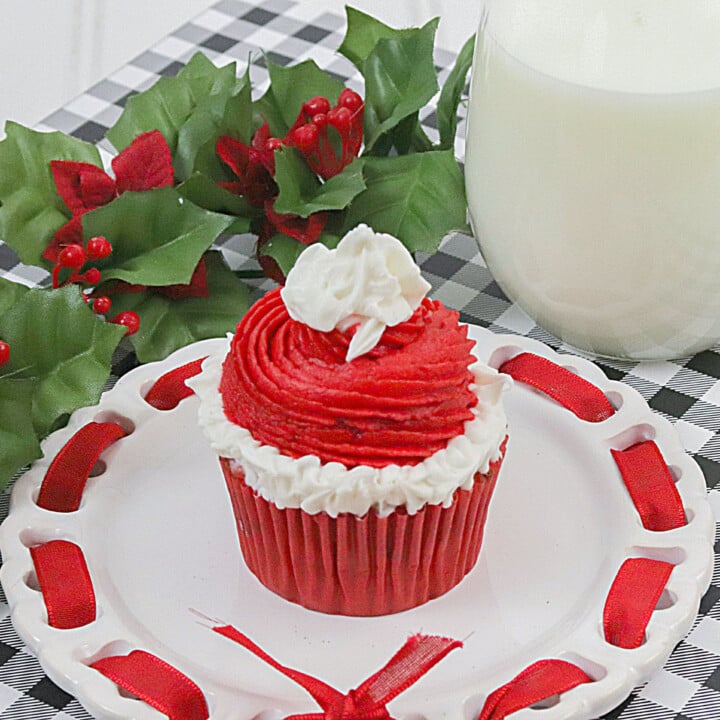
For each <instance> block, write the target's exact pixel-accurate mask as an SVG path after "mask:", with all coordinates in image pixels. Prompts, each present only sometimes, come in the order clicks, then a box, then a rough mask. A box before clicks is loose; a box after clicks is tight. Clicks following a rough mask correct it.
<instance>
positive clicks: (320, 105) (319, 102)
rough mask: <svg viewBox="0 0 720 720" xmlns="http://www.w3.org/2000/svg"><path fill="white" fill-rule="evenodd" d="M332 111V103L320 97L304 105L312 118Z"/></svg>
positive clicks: (304, 108)
mask: <svg viewBox="0 0 720 720" xmlns="http://www.w3.org/2000/svg"><path fill="white" fill-rule="evenodd" d="M329 109H330V101H329V100H328V99H327V98H324V97H321V96H320V95H317V96H315V97H314V98H311V99H310V100H308V101H307V102H306V103H305V104H304V105H303V110H304V111H305V112H306V113H307V114H308V115H310V116H312V115H317V114H318V113H326V112H327V111H328V110H329Z"/></svg>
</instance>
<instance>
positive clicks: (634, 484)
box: [611, 440, 687, 532]
mask: <svg viewBox="0 0 720 720" xmlns="http://www.w3.org/2000/svg"><path fill="white" fill-rule="evenodd" d="M611 452H612V455H613V458H614V459H615V463H616V464H617V466H618V468H619V470H620V474H621V475H622V479H623V481H624V483H625V487H627V489H628V492H629V493H630V497H631V498H632V501H633V503H635V507H636V508H637V511H638V512H639V513H640V519H641V520H642V524H643V527H644V528H645V529H646V530H654V531H655V532H662V531H664V530H674V529H675V528H679V527H682V526H683V525H685V524H686V522H687V521H686V519H685V509H684V508H683V504H682V499H681V498H680V494H679V493H678V491H677V487H675V482H674V480H673V477H672V475H671V474H670V470H668V466H667V463H666V462H665V460H664V458H663V456H662V454H661V453H660V449H659V448H658V446H657V445H656V444H655V443H654V442H653V441H652V440H648V441H646V442H641V443H638V444H637V445H632V446H631V447H629V448H627V449H626V450H612V451H611Z"/></svg>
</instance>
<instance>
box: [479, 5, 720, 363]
mask: <svg viewBox="0 0 720 720" xmlns="http://www.w3.org/2000/svg"><path fill="white" fill-rule="evenodd" d="M465 172H466V184H467V194H468V205H469V209H470V217H471V222H472V226H473V229H474V232H475V235H476V237H477V239H478V243H479V245H480V249H481V251H482V254H483V257H484V259H485V261H486V263H487V265H488V268H489V269H490V271H491V273H492V274H493V276H494V278H495V279H496V281H497V282H498V284H499V285H500V287H501V288H502V289H503V290H504V291H505V293H506V294H507V295H508V296H509V297H510V299H512V300H513V301H515V302H517V303H518V304H519V305H520V306H521V307H522V308H523V309H524V310H525V311H526V312H527V313H528V314H529V315H530V316H531V317H532V318H533V319H534V320H535V321H536V322H537V323H538V324H539V325H540V326H542V327H544V328H545V329H547V330H549V331H550V332H551V333H552V334H554V335H555V336H556V337H558V338H560V339H561V340H563V341H564V342H566V343H568V344H569V345H572V346H575V347H577V348H581V349H584V350H589V351H591V352H594V353H596V354H598V355H604V356H609V357H620V358H633V359H642V360H651V359H663V358H665V359H667V358H678V357H685V356H688V355H692V354H694V353H696V352H698V351H700V350H703V349H706V348H709V347H711V346H713V345H715V344H716V343H717V342H718V341H719V340H720V0H693V1H692V2H688V1H687V0H497V2H495V1H494V0H485V2H484V4H483V10H482V16H481V21H480V28H479V31H478V36H477V44H476V50H475V59H474V65H473V73H472V83H471V90H470V107H469V117H468V130H467V143H466V165H465Z"/></svg>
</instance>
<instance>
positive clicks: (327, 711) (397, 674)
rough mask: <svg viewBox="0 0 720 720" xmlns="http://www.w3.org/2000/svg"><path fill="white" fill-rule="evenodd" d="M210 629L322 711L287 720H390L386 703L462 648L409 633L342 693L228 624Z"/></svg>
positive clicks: (457, 643)
mask: <svg viewBox="0 0 720 720" xmlns="http://www.w3.org/2000/svg"><path fill="white" fill-rule="evenodd" d="M213 630H214V631H215V632H216V633H219V634H220V635H223V636H225V637H226V638H229V639H230V640H233V641H234V642H236V643H239V644H240V645H242V646H243V647H244V648H246V649H247V650H250V652H252V653H254V654H255V655H256V656H257V657H259V658H260V659H261V660H264V661H265V662H266V663H267V664H268V665H270V666H272V667H274V668H275V669H276V670H278V671H279V672H281V673H282V674H283V675H285V676H287V677H289V678H290V679H291V680H293V681H295V682H296V683H297V684H298V685H300V686H301V687H303V688H304V689H305V690H307V692H308V693H310V695H312V697H313V699H314V700H315V702H317V704H318V705H319V706H320V707H321V708H322V710H323V712H320V713H305V714H302V715H291V716H290V717H288V718H286V720H392V717H391V715H390V713H389V712H388V709H387V707H386V705H387V703H389V702H390V701H391V700H392V699H393V698H395V697H397V696H398V695H399V694H400V693H402V692H404V691H405V690H407V689H408V688H409V687H410V686H411V685H413V684H414V683H416V682H417V681H418V680H419V679H420V678H421V677H422V676H423V675H425V673H427V672H428V671H429V670H430V669H431V668H432V667H434V666H435V665H437V663H439V662H440V661H441V660H442V659H443V658H444V657H445V656H446V655H447V654H448V653H450V652H451V651H452V650H455V649H456V648H459V647H462V643H461V642H460V641H459V640H453V639H451V638H444V637H439V636H437V635H412V636H411V637H409V638H408V639H407V640H406V642H405V644H404V645H403V646H402V647H401V648H400V650H398V651H397V652H396V653H395V654H394V655H393V656H392V657H391V658H390V660H388V661H387V663H386V664H385V665H384V666H383V667H382V668H380V670H378V671H377V672H376V673H375V674H374V675H371V676H370V677H369V678H368V679H367V680H365V682H363V683H361V684H360V685H359V686H358V687H357V688H355V689H354V690H351V691H350V692H348V693H347V694H345V695H343V693H341V692H340V691H339V690H336V689H335V688H333V687H331V686H330V685H328V684H327V683H324V682H323V681H322V680H318V679H317V678H314V677H312V676H310V675H306V674H305V673H302V672H300V671H299V670H294V669H292V668H289V667H285V666H284V665H281V664H280V663H279V662H277V660H275V659H274V658H272V657H270V655H268V654H267V653H266V652H265V651H264V650H263V649H262V648H260V647H258V646H257V645H256V644H255V643H254V642H253V641H252V640H250V638H249V637H247V635H243V634H242V633H241V632H240V631H239V630H236V629H235V628H234V627H232V626H231V625H224V626H219V627H214V628H213Z"/></svg>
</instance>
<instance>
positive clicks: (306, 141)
mask: <svg viewBox="0 0 720 720" xmlns="http://www.w3.org/2000/svg"><path fill="white" fill-rule="evenodd" d="M293 142H294V143H295V145H296V146H297V148H298V150H300V152H304V153H307V152H312V151H313V150H314V149H315V148H316V147H317V143H318V129H317V126H315V125H313V124H312V123H308V124H307V125H301V126H300V127H299V128H297V129H296V130H295V131H294V132H293Z"/></svg>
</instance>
